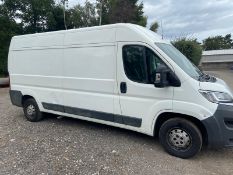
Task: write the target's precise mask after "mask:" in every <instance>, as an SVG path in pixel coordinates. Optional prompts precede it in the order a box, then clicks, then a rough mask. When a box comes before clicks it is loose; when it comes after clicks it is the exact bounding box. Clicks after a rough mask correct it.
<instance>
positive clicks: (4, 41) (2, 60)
mask: <svg viewBox="0 0 233 175" xmlns="http://www.w3.org/2000/svg"><path fill="white" fill-rule="evenodd" d="M20 33H22V26H21V25H20V24H17V23H16V22H15V21H14V20H12V19H11V18H9V17H8V15H7V10H6V8H5V7H4V6H3V5H0V75H1V76H4V75H7V56H8V48H9V45H10V41H11V38H12V36H14V35H16V34H20Z"/></svg>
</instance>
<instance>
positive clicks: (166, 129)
mask: <svg viewBox="0 0 233 175" xmlns="http://www.w3.org/2000/svg"><path fill="white" fill-rule="evenodd" d="M159 140H160V143H161V144H162V146H163V147H164V149H165V150H166V151H167V152H168V153H169V154H171V155H173V156H176V157H180V158H190V157H193V156H195V155H196V154H197V153H198V152H199V151H200V150H201V147H202V135H201V132H200V130H199V129H198V127H197V126H196V125H195V124H193V123H192V122H190V121H188V120H185V119H183V118H172V119H169V120H167V121H165V122H164V123H163V124H162V126H161V127H160V130H159Z"/></svg>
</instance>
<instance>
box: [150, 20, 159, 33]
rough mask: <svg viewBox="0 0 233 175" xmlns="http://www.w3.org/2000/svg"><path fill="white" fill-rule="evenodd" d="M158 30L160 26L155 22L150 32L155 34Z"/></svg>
mask: <svg viewBox="0 0 233 175" xmlns="http://www.w3.org/2000/svg"><path fill="white" fill-rule="evenodd" d="M158 28H159V24H158V22H157V21H155V22H153V23H152V24H151V26H150V30H151V31H153V32H157V31H158Z"/></svg>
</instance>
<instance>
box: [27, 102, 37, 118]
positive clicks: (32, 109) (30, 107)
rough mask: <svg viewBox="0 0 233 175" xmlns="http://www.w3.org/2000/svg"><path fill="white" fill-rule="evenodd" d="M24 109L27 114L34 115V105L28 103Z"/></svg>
mask: <svg viewBox="0 0 233 175" xmlns="http://www.w3.org/2000/svg"><path fill="white" fill-rule="evenodd" d="M26 111H27V114H28V115H29V116H32V115H34V114H35V113H36V108H35V106H33V105H29V106H28V107H27V109H26Z"/></svg>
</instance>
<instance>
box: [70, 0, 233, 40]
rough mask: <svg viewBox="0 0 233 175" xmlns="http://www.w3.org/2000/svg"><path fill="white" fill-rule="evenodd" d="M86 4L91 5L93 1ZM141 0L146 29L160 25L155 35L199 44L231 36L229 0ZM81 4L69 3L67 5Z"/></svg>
mask: <svg viewBox="0 0 233 175" xmlns="http://www.w3.org/2000/svg"><path fill="white" fill-rule="evenodd" d="M90 1H91V2H93V3H95V0H90ZM141 1H142V2H143V4H144V13H145V15H146V16H147V17H148V25H147V27H149V26H150V25H151V23H152V22H153V21H157V22H158V23H159V24H160V26H162V27H160V28H159V31H158V33H159V34H162V33H163V35H164V37H165V38H167V39H169V40H174V39H177V38H180V37H189V38H197V39H198V41H202V40H203V39H205V38H207V37H209V36H216V35H226V34H228V33H231V34H232V35H233V0H141ZM84 2H85V0H69V6H70V7H71V6H73V5H75V4H77V3H81V4H83V3H84ZM162 29H163V30H162ZM162 31H163V32H162Z"/></svg>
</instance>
